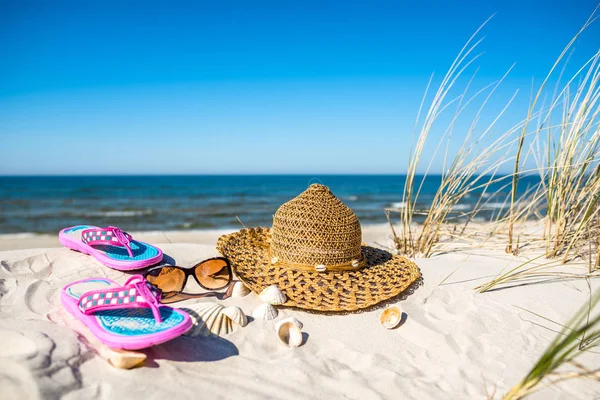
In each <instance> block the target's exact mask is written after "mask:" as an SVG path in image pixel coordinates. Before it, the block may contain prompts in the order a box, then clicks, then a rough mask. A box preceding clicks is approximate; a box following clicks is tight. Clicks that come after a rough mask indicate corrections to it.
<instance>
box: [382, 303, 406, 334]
mask: <svg viewBox="0 0 600 400" xmlns="http://www.w3.org/2000/svg"><path fill="white" fill-rule="evenodd" d="M401 320H402V311H400V308H399V307H396V306H391V307H388V308H386V309H385V310H383V312H382V313H381V316H380V317H379V321H380V322H381V325H383V327H384V328H387V329H394V328H395V327H397V326H398V324H400V321H401Z"/></svg>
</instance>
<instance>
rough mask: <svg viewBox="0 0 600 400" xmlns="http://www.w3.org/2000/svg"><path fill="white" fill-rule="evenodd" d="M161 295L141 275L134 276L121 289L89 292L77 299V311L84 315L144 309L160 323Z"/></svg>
mask: <svg viewBox="0 0 600 400" xmlns="http://www.w3.org/2000/svg"><path fill="white" fill-rule="evenodd" d="M160 297H161V293H160V290H159V289H158V288H156V287H155V286H153V285H152V284H151V283H150V282H148V281H147V280H146V279H144V277H143V276H142V275H134V276H132V277H131V278H129V279H128V280H127V282H125V285H123V286H121V287H114V288H109V289H101V290H90V291H89V292H85V293H84V294H82V295H81V297H79V304H78V307H79V310H80V311H81V312H82V313H84V314H86V315H89V314H93V313H94V312H96V311H102V310H116V309H123V308H137V307H146V308H150V309H151V310H152V315H154V319H155V320H156V322H158V323H160V322H162V318H161V316H160V310H159V303H160Z"/></svg>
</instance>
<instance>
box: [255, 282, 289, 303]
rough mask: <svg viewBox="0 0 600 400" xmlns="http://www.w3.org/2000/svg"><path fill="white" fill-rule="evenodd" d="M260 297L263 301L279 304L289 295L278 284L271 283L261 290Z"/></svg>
mask: <svg viewBox="0 0 600 400" xmlns="http://www.w3.org/2000/svg"><path fill="white" fill-rule="evenodd" d="M258 299H259V300H260V301H262V302H263V303H269V304H272V305H274V306H279V305H281V304H283V303H285V302H286V300H287V297H286V296H285V294H283V292H282V291H281V290H279V288H278V287H277V286H276V285H271V286H269V287H267V288H265V289H264V290H263V291H262V292H260V294H259V295H258Z"/></svg>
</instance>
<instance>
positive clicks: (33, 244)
mask: <svg viewBox="0 0 600 400" xmlns="http://www.w3.org/2000/svg"><path fill="white" fill-rule="evenodd" d="M240 229H243V227H241V226H240V227H239V228H230V229H228V228H219V229H194V230H172V231H171V230H170V231H132V232H130V233H131V234H132V236H133V237H134V238H135V239H136V240H139V241H142V242H148V243H152V244H158V245H160V244H162V243H196V244H206V245H213V246H214V245H216V243H217V240H218V239H219V237H220V236H221V235H225V234H227V233H231V232H235V231H238V230H240ZM362 231H363V241H364V242H366V243H369V244H374V245H382V244H384V243H382V242H384V241H386V240H387V238H388V237H389V236H391V234H392V232H391V229H390V226H389V225H388V224H363V225H362ZM54 247H62V246H61V244H60V243H59V241H58V232H56V233H54V234H53V233H33V232H22V233H0V251H5V250H22V249H34V248H54Z"/></svg>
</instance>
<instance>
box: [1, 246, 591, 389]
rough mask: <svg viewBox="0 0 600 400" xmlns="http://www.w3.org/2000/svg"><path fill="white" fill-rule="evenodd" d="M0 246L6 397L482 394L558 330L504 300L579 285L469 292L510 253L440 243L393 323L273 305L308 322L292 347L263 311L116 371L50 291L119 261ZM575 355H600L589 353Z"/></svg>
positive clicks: (183, 259)
mask: <svg viewBox="0 0 600 400" xmlns="http://www.w3.org/2000/svg"><path fill="white" fill-rule="evenodd" d="M161 247H162V248H163V249H164V251H165V253H166V254H168V255H169V256H170V257H172V258H173V259H174V260H175V261H176V262H177V263H178V264H179V265H192V263H194V262H195V261H198V260H200V259H203V258H205V257H208V256H212V255H214V254H215V250H214V246H208V245H197V244H196V245H194V244H164V245H161ZM465 259H466V262H465ZM0 260H1V263H2V264H1V269H0V291H1V293H2V297H1V298H0V316H1V320H0V358H1V362H0V387H1V388H2V390H0V397H2V398H7V399H14V398H30V399H36V398H48V399H58V398H63V399H79V398H86V399H88V398H109V397H110V398H115V397H123V398H132V397H142V396H143V397H144V398H157V399H159V398H165V397H172V398H190V399H191V398H214V399H221V398H261V399H265V398H273V399H275V398H277V399H281V398H294V399H296V398H299V399H331V398H349V399H379V398H408V399H428V398H485V396H486V385H487V389H488V391H489V392H490V393H491V392H492V391H493V388H494V386H496V387H497V389H496V390H497V393H503V392H505V391H506V390H507V389H508V388H509V387H510V386H512V385H513V384H515V383H516V382H517V381H518V380H519V379H520V378H522V377H523V375H524V374H525V373H526V372H527V371H528V370H529V368H530V367H531V365H532V364H533V362H534V361H535V359H536V358H537V357H538V356H539V355H540V354H541V353H542V352H543V351H544V349H545V347H546V346H547V344H548V343H549V341H550V340H551V339H552V338H553V337H554V336H555V334H556V333H555V332H554V330H555V329H557V327H556V326H553V325H552V324H551V323H549V322H548V321H544V320H543V319H540V318H537V317H535V316H533V315H532V314H530V313H527V312H524V311H522V310H519V309H518V308H516V307H514V306H515V305H518V306H520V307H524V308H527V309H530V310H531V311H534V312H537V313H540V314H542V315H544V316H546V317H547V318H550V319H553V320H555V321H559V322H565V321H567V320H568V318H569V316H570V315H571V314H572V313H573V312H574V311H575V310H577V309H578V308H579V307H580V306H581V304H583V303H584V302H585V301H586V299H587V298H588V293H589V291H588V290H589V289H588V287H587V284H586V283H585V282H581V281H579V282H566V283H565V282H562V283H559V282H554V283H546V284H537V285H528V286H522V287H515V288H511V289H507V290H499V291H494V292H491V293H486V294H477V293H476V292H474V291H473V290H472V288H473V287H474V286H476V285H477V284H478V283H481V282H483V281H484V280H485V279H486V277H489V276H493V275H495V274H496V273H497V272H498V271H499V270H501V269H502V268H504V267H506V265H508V264H510V263H514V262H515V259H514V258H513V257H511V256H507V255H505V254H500V253H489V254H486V252H485V251H481V250H480V251H479V254H471V255H466V254H464V253H463V254H448V255H444V256H439V257H434V258H432V259H426V260H417V261H418V264H419V266H420V267H421V270H422V273H423V276H424V281H423V282H422V284H421V285H420V286H418V287H414V288H413V289H414V292H413V293H412V294H410V295H408V296H404V297H403V298H401V299H399V300H398V304H399V305H400V307H401V308H402V310H403V311H404V313H405V314H406V315H405V318H404V319H405V320H404V322H403V324H402V325H401V326H400V327H399V328H397V329H394V330H391V331H388V330H386V329H383V328H382V327H381V326H380V325H379V322H378V315H379V313H380V310H373V311H369V312H363V313H357V314H348V315H335V316H324V315H319V314H313V313H306V312H302V311H297V310H289V309H282V310H281V312H280V317H279V318H283V317H284V316H286V315H293V316H295V317H296V318H298V319H300V320H301V321H303V322H304V331H305V332H306V335H305V344H304V345H303V346H302V347H300V348H296V349H290V348H287V347H285V346H283V345H281V344H280V343H278V341H277V340H276V336H275V333H274V330H273V325H274V323H273V322H272V321H268V322H265V321H257V320H255V321H252V322H251V323H250V324H249V325H248V326H247V327H245V328H239V327H238V328H236V331H235V332H233V333H232V334H230V335H228V336H226V337H224V338H218V337H186V336H184V337H180V338H178V339H175V340H173V341H171V342H168V343H165V344H163V345H159V346H156V347H154V348H152V349H149V350H147V354H148V362H147V366H146V367H144V368H140V369H135V370H130V371H126V370H118V369H115V368H113V367H111V366H109V365H108V364H107V363H106V362H105V361H104V360H103V359H102V358H100V357H99V356H98V355H97V354H96V353H95V351H94V349H93V348H91V347H89V346H88V345H87V344H86V341H85V339H84V338H83V337H82V336H81V335H79V334H77V333H76V332H74V331H73V330H72V329H71V328H69V327H68V326H66V324H65V323H64V322H65V319H67V320H68V319H69V318H72V317H71V316H70V315H68V314H67V313H66V312H65V311H64V310H63V309H62V307H61V305H60V300H59V293H60V289H61V288H62V287H63V286H64V285H65V284H67V283H69V282H71V281H73V280H76V279H80V278H83V277H92V276H102V277H104V276H106V277H109V278H111V279H115V280H117V281H118V282H123V281H125V280H126V278H127V275H126V274H124V273H121V272H118V271H114V270H111V269H108V268H106V267H104V266H102V265H100V264H99V263H97V262H96V261H95V260H93V259H91V258H90V257H88V256H85V255H83V254H79V253H76V252H73V251H69V250H66V249H62V248H58V249H30V250H16V251H7V252H2V253H0ZM460 265H462V266H461V267H460V268H459V269H458V271H456V272H455V273H454V274H453V275H452V276H451V277H450V278H449V279H448V280H447V281H446V282H445V283H444V284H443V285H441V286H440V282H441V281H442V280H444V278H446V277H447V276H448V275H449V274H450V273H451V272H452V271H454V270H455V269H456V268H457V267H458V266H460ZM591 283H592V285H593V288H595V287H597V283H596V282H595V281H592V282H591ZM565 300H568V301H565ZM202 301H210V300H208V299H204V300H202ZM192 302H194V300H189V301H187V302H182V303H180V304H181V305H182V306H183V305H186V304H189V303H192ZM224 303H225V304H236V305H239V306H240V307H241V308H242V309H243V310H244V311H245V312H246V313H247V314H250V313H251V311H252V310H253V308H254V307H255V306H256V305H257V304H259V303H258V300H257V297H256V296H255V295H252V294H251V295H249V296H246V297H244V298H234V299H228V300H226V301H224ZM584 360H585V361H586V363H587V364H588V365H592V366H593V365H596V366H597V365H599V364H600V356H599V355H597V354H589V355H587V358H586V359H584ZM599 386H600V385H598V383H597V382H592V381H585V380H578V381H577V380H574V381H567V382H565V383H563V384H560V385H557V386H554V387H551V388H548V389H544V391H542V392H539V393H537V394H536V395H534V396H533V398H538V399H564V398H569V399H590V398H597V397H598V396H600V387H599Z"/></svg>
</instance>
